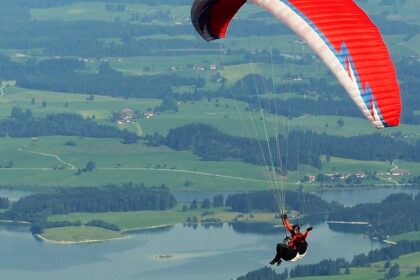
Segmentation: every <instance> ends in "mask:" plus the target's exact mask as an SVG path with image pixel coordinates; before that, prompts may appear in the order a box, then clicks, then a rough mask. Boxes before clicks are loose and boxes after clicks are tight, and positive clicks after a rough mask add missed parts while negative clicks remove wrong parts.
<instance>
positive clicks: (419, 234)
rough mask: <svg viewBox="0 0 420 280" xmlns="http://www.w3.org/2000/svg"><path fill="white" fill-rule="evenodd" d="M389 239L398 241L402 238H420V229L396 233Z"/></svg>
mask: <svg viewBox="0 0 420 280" xmlns="http://www.w3.org/2000/svg"><path fill="white" fill-rule="evenodd" d="M389 240H391V241H394V242H398V241H401V240H420V231H411V232H407V233H403V234H399V235H394V236H391V237H390V238H389Z"/></svg>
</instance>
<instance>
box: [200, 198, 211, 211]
mask: <svg viewBox="0 0 420 280" xmlns="http://www.w3.org/2000/svg"><path fill="white" fill-rule="evenodd" d="M201 207H202V208H204V209H209V208H210V199H208V198H206V199H204V200H203V202H202V203H201Z"/></svg>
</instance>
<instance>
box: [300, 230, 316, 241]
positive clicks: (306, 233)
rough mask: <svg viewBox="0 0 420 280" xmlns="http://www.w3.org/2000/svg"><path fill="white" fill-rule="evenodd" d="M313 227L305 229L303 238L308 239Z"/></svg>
mask: <svg viewBox="0 0 420 280" xmlns="http://www.w3.org/2000/svg"><path fill="white" fill-rule="evenodd" d="M312 229H313V227H308V228H307V229H306V231H305V233H304V234H303V235H302V237H301V239H302V241H303V240H306V238H307V237H308V236H309V232H310V231H311V230H312Z"/></svg>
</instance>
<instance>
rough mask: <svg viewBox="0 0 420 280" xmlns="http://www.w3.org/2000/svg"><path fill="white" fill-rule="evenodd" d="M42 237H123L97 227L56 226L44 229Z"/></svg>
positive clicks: (69, 239) (60, 239)
mask: <svg viewBox="0 0 420 280" xmlns="http://www.w3.org/2000/svg"><path fill="white" fill-rule="evenodd" d="M42 237H43V238H46V239H48V240H52V241H55V242H63V243H69V242H70V243H71V242H89V241H96V240H106V239H113V238H120V237H123V236H122V235H121V233H119V232H115V231H111V230H106V229H103V228H98V227H86V226H83V227H58V228H49V229H46V230H45V232H44V233H43V234H42Z"/></svg>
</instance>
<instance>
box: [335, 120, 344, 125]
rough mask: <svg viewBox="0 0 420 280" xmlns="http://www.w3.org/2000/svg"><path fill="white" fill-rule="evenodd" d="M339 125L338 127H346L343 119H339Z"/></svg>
mask: <svg viewBox="0 0 420 280" xmlns="http://www.w3.org/2000/svg"><path fill="white" fill-rule="evenodd" d="M337 125H338V127H343V126H344V121H343V119H338V120H337Z"/></svg>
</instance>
